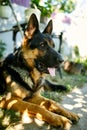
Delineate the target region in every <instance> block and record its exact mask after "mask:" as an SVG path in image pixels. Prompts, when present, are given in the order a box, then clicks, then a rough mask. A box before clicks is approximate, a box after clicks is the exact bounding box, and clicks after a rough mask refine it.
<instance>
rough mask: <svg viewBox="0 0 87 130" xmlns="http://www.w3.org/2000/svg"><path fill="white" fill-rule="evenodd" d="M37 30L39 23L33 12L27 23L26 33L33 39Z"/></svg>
mask: <svg viewBox="0 0 87 130" xmlns="http://www.w3.org/2000/svg"><path fill="white" fill-rule="evenodd" d="M37 31H39V23H38V20H37V17H36V15H35V14H32V15H31V16H30V19H29V22H28V24H27V28H26V30H25V35H26V36H27V38H28V39H31V38H32V37H33V35H34V34H35V33H36V32H37Z"/></svg>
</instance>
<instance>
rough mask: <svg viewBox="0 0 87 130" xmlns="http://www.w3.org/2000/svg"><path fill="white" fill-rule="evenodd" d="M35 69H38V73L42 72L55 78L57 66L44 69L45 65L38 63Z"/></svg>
mask: <svg viewBox="0 0 87 130" xmlns="http://www.w3.org/2000/svg"><path fill="white" fill-rule="evenodd" d="M37 68H38V69H39V71H40V72H44V73H47V74H50V75H51V76H52V77H53V76H55V75H56V74H55V73H56V69H57V68H59V65H56V66H53V67H46V66H45V64H43V63H41V62H38V64H37Z"/></svg>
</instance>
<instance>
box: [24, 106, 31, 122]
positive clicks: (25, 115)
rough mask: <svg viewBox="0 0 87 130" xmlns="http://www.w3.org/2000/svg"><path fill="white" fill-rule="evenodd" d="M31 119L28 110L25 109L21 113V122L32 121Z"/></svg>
mask: <svg viewBox="0 0 87 130" xmlns="http://www.w3.org/2000/svg"><path fill="white" fill-rule="evenodd" d="M32 121H33V119H32V118H30V117H29V114H28V110H27V109H26V110H25V111H24V113H23V115H22V122H23V123H32Z"/></svg>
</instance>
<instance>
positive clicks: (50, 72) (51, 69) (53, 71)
mask: <svg viewBox="0 0 87 130" xmlns="http://www.w3.org/2000/svg"><path fill="white" fill-rule="evenodd" d="M48 72H49V74H50V75H51V76H52V77H53V76H55V72H56V68H48Z"/></svg>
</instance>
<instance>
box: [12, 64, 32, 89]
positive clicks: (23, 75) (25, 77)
mask: <svg viewBox="0 0 87 130" xmlns="http://www.w3.org/2000/svg"><path fill="white" fill-rule="evenodd" d="M10 68H11V69H12V70H14V71H15V72H17V74H18V75H19V76H20V78H21V80H23V82H24V83H26V84H27V85H28V86H29V89H31V90H33V87H34V83H33V81H32V79H31V77H30V74H29V72H28V71H27V70H25V69H21V68H20V67H15V66H12V65H11V66H10Z"/></svg>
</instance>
